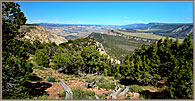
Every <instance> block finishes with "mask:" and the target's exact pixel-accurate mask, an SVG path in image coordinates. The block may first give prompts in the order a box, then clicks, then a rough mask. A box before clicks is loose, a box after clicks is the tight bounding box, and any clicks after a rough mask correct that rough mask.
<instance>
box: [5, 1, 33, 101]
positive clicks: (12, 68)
mask: <svg viewBox="0 0 195 101" xmlns="http://www.w3.org/2000/svg"><path fill="white" fill-rule="evenodd" d="M2 4H3V5H2V15H3V17H2V29H3V30H2V32H3V35H2V36H3V38H2V39H3V40H2V42H3V43H2V44H3V46H2V49H3V52H2V72H3V73H2V81H3V82H2V86H3V87H2V95H3V99H16V98H17V99H18V98H21V99H22V98H26V97H28V96H29V90H28V88H27V87H26V83H27V82H28V80H29V77H30V76H31V73H32V64H31V63H30V62H29V61H28V58H29V54H30V53H33V51H32V50H33V49H32V50H31V48H33V47H31V44H30V43H28V42H23V41H20V40H17V39H15V38H16V37H22V36H23V34H22V33H19V31H18V30H19V29H20V26H21V25H23V24H25V22H26V20H27V19H26V17H25V16H24V13H23V12H21V10H20V5H19V4H18V3H13V2H3V3H2Z"/></svg>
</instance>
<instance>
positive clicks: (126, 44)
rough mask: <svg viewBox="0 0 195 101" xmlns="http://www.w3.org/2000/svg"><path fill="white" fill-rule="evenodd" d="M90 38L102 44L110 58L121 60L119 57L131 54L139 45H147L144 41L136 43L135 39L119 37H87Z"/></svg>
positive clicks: (95, 35) (105, 35)
mask: <svg viewBox="0 0 195 101" xmlns="http://www.w3.org/2000/svg"><path fill="white" fill-rule="evenodd" d="M89 37H90V38H94V39H96V40H97V41H98V42H100V43H102V45H103V47H104V49H105V51H106V53H107V54H108V55H109V56H111V57H112V58H116V59H119V60H121V57H124V56H126V55H127V54H130V53H133V51H134V49H136V48H137V47H138V46H139V45H142V44H149V43H148V42H144V41H141V40H140V41H136V40H135V39H126V38H124V37H121V36H113V35H107V34H100V33H92V34H90V35H89Z"/></svg>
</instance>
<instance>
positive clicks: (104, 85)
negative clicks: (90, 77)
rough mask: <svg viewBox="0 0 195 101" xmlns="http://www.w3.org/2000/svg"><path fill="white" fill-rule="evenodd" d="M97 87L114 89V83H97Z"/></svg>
mask: <svg viewBox="0 0 195 101" xmlns="http://www.w3.org/2000/svg"><path fill="white" fill-rule="evenodd" d="M97 86H98V88H104V89H106V90H108V89H114V88H115V85H114V83H113V82H109V81H106V82H102V83H100V82H99V83H97Z"/></svg>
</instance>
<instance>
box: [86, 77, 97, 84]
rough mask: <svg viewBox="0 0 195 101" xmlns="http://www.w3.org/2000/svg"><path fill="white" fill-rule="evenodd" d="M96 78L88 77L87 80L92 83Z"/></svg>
mask: <svg viewBox="0 0 195 101" xmlns="http://www.w3.org/2000/svg"><path fill="white" fill-rule="evenodd" d="M94 80H95V78H87V79H86V82H88V83H92V82H93V81H94Z"/></svg>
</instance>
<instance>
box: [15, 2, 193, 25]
mask: <svg viewBox="0 0 195 101" xmlns="http://www.w3.org/2000/svg"><path fill="white" fill-rule="evenodd" d="M18 3H19V4H20V5H21V10H22V11H23V12H24V14H25V16H26V17H27V19H28V21H27V23H60V24H100V25H126V24H133V23H149V22H162V23H193V2H18Z"/></svg>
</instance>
